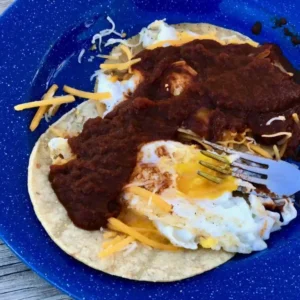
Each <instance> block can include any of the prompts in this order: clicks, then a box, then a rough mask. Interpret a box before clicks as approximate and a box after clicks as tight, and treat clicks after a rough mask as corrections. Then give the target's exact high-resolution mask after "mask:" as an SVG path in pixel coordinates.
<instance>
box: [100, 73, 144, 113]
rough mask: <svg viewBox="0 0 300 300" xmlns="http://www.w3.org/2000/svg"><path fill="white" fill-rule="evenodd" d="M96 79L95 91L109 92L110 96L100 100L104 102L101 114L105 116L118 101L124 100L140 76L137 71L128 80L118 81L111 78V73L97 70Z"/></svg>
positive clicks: (137, 82)
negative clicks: (103, 109)
mask: <svg viewBox="0 0 300 300" xmlns="http://www.w3.org/2000/svg"><path fill="white" fill-rule="evenodd" d="M97 80H98V85H97V92H98V93H104V92H109V93H110V94H111V97H110V98H108V99H105V100H102V103H103V104H105V107H106V109H105V111H104V114H103V117H105V116H106V115H107V114H108V113H109V112H111V111H112V110H113V109H114V108H115V107H116V106H117V105H118V104H119V103H120V102H122V101H124V100H125V99H126V96H127V95H128V94H129V93H132V92H133V91H134V90H135V88H136V87H137V85H138V84H139V82H140V81H141V76H140V75H139V74H138V73H135V74H133V75H132V76H131V77H130V78H129V79H128V80H123V81H119V80H113V77H112V76H111V75H107V74H105V73H104V72H102V71H98V73H97Z"/></svg>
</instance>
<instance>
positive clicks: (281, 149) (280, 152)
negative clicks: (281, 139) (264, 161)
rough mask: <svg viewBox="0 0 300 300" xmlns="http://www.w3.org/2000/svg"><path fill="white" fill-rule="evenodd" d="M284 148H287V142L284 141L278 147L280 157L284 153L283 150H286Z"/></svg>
mask: <svg viewBox="0 0 300 300" xmlns="http://www.w3.org/2000/svg"><path fill="white" fill-rule="evenodd" d="M286 148H287V142H286V143H284V144H283V145H282V147H281V148H280V151H279V155H280V158H281V157H283V155H284V153H285V151H286Z"/></svg>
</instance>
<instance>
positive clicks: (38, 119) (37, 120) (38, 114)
mask: <svg viewBox="0 0 300 300" xmlns="http://www.w3.org/2000/svg"><path fill="white" fill-rule="evenodd" d="M57 90H58V86H57V85H56V84H53V85H52V86H51V87H50V89H49V90H48V92H47V93H46V94H45V95H44V96H43V100H47V99H51V98H53V96H54V94H55V92H56V91H57ZM48 108H49V107H48V106H40V107H39V108H38V110H37V112H36V113H35V115H34V117H33V119H32V121H31V123H30V126H29V128H30V130H31V131H34V130H36V128H37V127H38V126H39V124H40V122H41V120H42V118H43V116H44V114H45V113H46V112H47V110H48Z"/></svg>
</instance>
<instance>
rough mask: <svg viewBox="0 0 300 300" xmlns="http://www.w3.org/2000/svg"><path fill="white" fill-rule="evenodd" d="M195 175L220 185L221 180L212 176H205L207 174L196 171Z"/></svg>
mask: <svg viewBox="0 0 300 300" xmlns="http://www.w3.org/2000/svg"><path fill="white" fill-rule="evenodd" d="M197 174H198V175H199V176H202V177H204V178H205V179H207V180H210V181H212V182H214V183H221V182H222V179H221V178H219V177H216V176H213V175H210V174H207V173H205V172H202V171H198V172H197Z"/></svg>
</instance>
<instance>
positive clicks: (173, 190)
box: [123, 141, 297, 253]
mask: <svg viewBox="0 0 300 300" xmlns="http://www.w3.org/2000/svg"><path fill="white" fill-rule="evenodd" d="M229 159H232V158H229ZM199 160H205V161H207V162H210V163H215V162H213V160H212V159H210V158H208V157H206V156H204V155H202V154H201V153H200V151H199V149H198V148H197V147H196V146H194V145H192V146H191V145H184V144H181V143H179V142H174V141H156V142H152V143H148V144H145V145H144V146H143V147H142V148H141V150H140V152H139V155H138V160H137V165H136V168H135V170H134V172H133V174H132V178H131V181H130V183H129V184H128V186H129V187H132V186H138V187H141V188H143V189H146V190H148V191H150V192H151V193H153V194H156V195H158V196H159V197H160V198H161V199H162V200H164V201H165V202H167V203H168V204H170V205H171V207H172V209H171V211H170V212H164V211H162V210H161V209H160V207H158V206H157V205H156V204H155V203H154V201H152V199H151V197H150V198H149V199H145V198H143V197H142V196H140V195H138V194H135V193H133V192H130V190H129V192H127V191H126V189H125V192H124V195H123V198H124V200H125V201H126V204H127V205H128V208H129V209H131V210H134V211H135V212H136V213H137V214H140V215H143V216H146V217H147V218H148V219H149V220H151V221H152V222H153V224H154V225H155V226H156V228H157V230H158V231H159V232H160V233H161V234H162V235H164V236H165V237H166V238H167V239H168V240H169V241H170V242H171V243H172V244H174V245H175V246H178V247H182V248H186V249H197V248H198V247H199V246H201V247H203V248H210V249H213V250H220V249H223V250H225V251H229V252H239V253H250V252H252V251H260V250H263V249H265V248H267V244H266V242H265V240H267V239H268V238H269V237H270V233H271V232H273V231H276V230H279V229H280V228H281V226H283V225H286V224H288V223H289V222H290V221H291V220H292V219H294V218H295V217H296V215H297V212H296V210H295V208H294V205H293V202H292V200H291V199H289V198H285V199H281V200H280V205H281V207H282V213H281V216H280V213H279V212H276V211H270V210H267V209H266V208H265V206H264V204H265V203H273V204H274V205H276V204H275V203H274V202H273V200H272V199H270V198H262V197H258V196H257V195H255V194H248V195H244V194H241V195H239V196H237V195H235V194H233V192H235V191H236V190H237V189H238V187H239V186H243V187H246V188H247V189H248V190H249V191H251V190H254V189H255V187H254V186H252V185H251V184H249V183H247V182H244V181H242V180H239V179H236V178H234V177H231V176H227V177H225V178H223V181H222V183H220V184H216V183H213V182H210V181H208V180H207V179H205V178H202V177H200V176H199V175H197V170H202V171H204V172H207V173H211V175H217V174H216V173H214V171H211V170H208V169H207V168H205V167H203V166H201V165H200V164H199ZM218 176H220V175H218ZM266 207H267V206H266Z"/></svg>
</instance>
